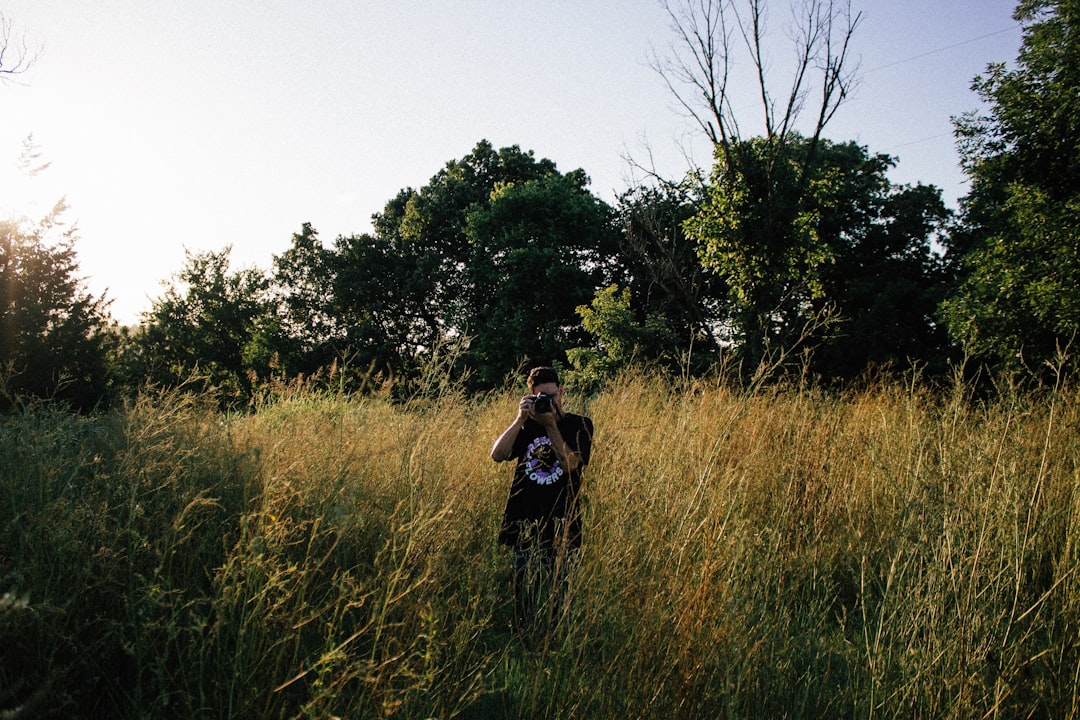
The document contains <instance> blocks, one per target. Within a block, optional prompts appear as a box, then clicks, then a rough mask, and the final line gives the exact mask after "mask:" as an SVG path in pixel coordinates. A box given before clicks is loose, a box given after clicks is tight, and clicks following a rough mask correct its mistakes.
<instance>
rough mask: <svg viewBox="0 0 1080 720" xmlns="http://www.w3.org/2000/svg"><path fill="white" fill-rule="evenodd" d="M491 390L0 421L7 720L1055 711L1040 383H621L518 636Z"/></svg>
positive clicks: (604, 407)
mask: <svg viewBox="0 0 1080 720" xmlns="http://www.w3.org/2000/svg"><path fill="white" fill-rule="evenodd" d="M516 399H517V398H516V396H514V395H512V394H510V393H503V394H497V395H491V396H488V397H486V398H484V399H482V400H481V399H474V398H469V397H465V396H461V395H457V396H453V395H449V396H446V397H444V398H442V399H441V400H438V401H434V402H428V403H423V404H415V405H413V406H411V407H409V408H405V407H403V406H402V405H400V404H391V403H388V402H385V401H384V400H382V399H379V398H374V397H366V398H363V399H355V398H349V397H346V396H342V395H336V394H329V393H325V392H313V391H310V390H304V389H297V390H296V392H294V393H293V394H291V395H290V396H288V397H284V398H282V399H281V400H280V401H278V402H275V403H268V404H265V405H262V406H261V407H259V408H258V409H257V411H256V412H253V413H250V414H243V415H232V416H227V417H223V416H221V415H220V414H219V413H218V412H217V410H216V405H215V403H213V402H209V403H208V402H203V401H202V399H201V398H198V397H196V396H193V395H190V394H181V393H175V392H172V393H165V394H161V395H143V396H141V397H140V398H138V399H137V400H136V401H133V402H132V403H131V404H130V405H128V406H127V407H124V408H114V409H113V410H111V411H109V412H108V413H103V414H100V415H97V416H94V417H82V418H80V417H75V416H71V415H68V414H65V413H61V412H57V411H56V410H55V409H53V408H49V407H33V408H27V409H24V410H23V411H22V412H20V413H17V414H9V415H7V416H4V417H0V438H2V442H0V495H2V496H3V497H4V498H5V502H4V503H0V658H2V662H0V713H3V714H4V715H5V716H11V717H46V718H47V717H155V718H171V717H177V718H190V717H206V718H214V717H221V718H226V717H228V718H266V717H357V718H359V717H400V718H416V717H445V718H452V717H469V718H479V719H483V718H492V719H495V718H543V717H589V718H597V719H598V720H604V719H605V718H626V717H636V718H671V717H689V718H699V717H700V718H705V717H709V718H712V717H721V718H723V717H788V718H804V717H805V718H822V717H840V718H844V717H871V716H874V717H882V718H910V717H984V716H986V717H989V716H992V715H994V714H997V715H1000V716H1003V717H1033V718H1075V717H1077V707H1078V706H1080V684H1078V682H1080V681H1078V678H1077V675H1076V667H1077V663H1080V642H1078V640H1077V636H1076V633H1075V632H1074V628H1075V627H1076V625H1077V623H1078V622H1080V551H1078V549H1080V495H1078V491H1077V488H1076V483H1075V468H1076V467H1077V464H1078V462H1080V444H1078V442H1077V436H1076V432H1075V428H1076V425H1077V422H1078V421H1080V418H1078V413H1080V403H1078V402H1077V400H1078V398H1077V393H1076V390H1075V389H1070V387H1069V386H1068V384H1067V383H1066V384H1062V385H1060V386H1058V387H1056V388H1053V389H1051V390H1047V391H1045V392H1041V393H1039V394H1030V395H1019V394H1014V393H1003V395H1002V396H1001V397H999V398H997V399H995V400H993V401H990V402H984V403H974V402H971V401H970V400H969V398H968V389H967V388H965V387H956V388H954V389H953V391H952V392H950V393H948V394H946V395H943V396H935V395H931V394H929V393H927V392H926V391H925V390H924V389H923V388H921V387H919V386H917V385H915V386H896V385H878V386H874V387H870V388H864V389H863V390H862V391H860V392H858V393H850V394H844V395H838V394H824V393H820V392H815V391H798V390H795V389H792V388H788V389H783V390H781V391H775V392H774V391H773V390H768V391H764V392H759V393H745V392H737V391H733V390H731V389H730V388H729V387H727V386H725V385H724V383H722V382H717V381H716V379H709V380H703V381H701V382H690V383H689V384H687V385H685V387H683V389H682V390H674V389H673V388H672V387H671V386H670V385H668V384H666V383H665V382H664V381H663V380H662V379H661V378H659V377H656V376H652V375H643V374H639V373H636V372H628V373H626V374H624V375H623V376H622V377H621V378H620V379H619V380H617V381H616V382H614V383H611V384H609V385H608V386H606V387H605V389H603V390H602V391H601V392H600V393H599V394H597V395H596V396H595V397H594V398H592V399H591V400H590V403H589V406H588V408H587V409H586V412H588V414H589V415H590V416H591V417H593V419H594V420H595V422H596V427H597V429H598V431H599V433H600V434H598V436H597V438H598V439H597V444H596V452H595V453H594V456H593V461H592V464H591V465H590V467H589V468H588V470H587V475H586V492H587V500H588V505H587V509H586V513H587V516H586V542H585V544H584V546H583V548H582V551H581V554H580V556H579V558H578V562H577V566H576V570H575V572H574V575H573V578H572V581H571V586H570V598H571V602H570V605H569V614H568V615H567V616H566V617H564V618H561V619H560V620H559V622H558V623H557V624H555V625H553V626H552V627H550V628H549V629H548V630H547V631H546V632H543V631H541V632H540V633H539V634H538V637H537V638H534V641H535V642H533V643H527V642H525V641H524V640H525V639H524V638H519V637H518V636H517V635H515V634H514V633H513V631H512V630H511V627H510V620H511V616H512V613H511V607H510V606H511V598H510V570H509V566H510V558H509V557H507V556H506V555H504V554H503V550H502V549H501V548H499V546H498V545H497V542H496V528H497V524H498V517H499V512H500V510H501V507H502V503H503V502H504V500H505V492H506V488H507V485H508V481H509V478H508V476H507V474H506V473H507V472H508V468H507V467H505V466H500V465H495V464H493V463H491V462H490V460H489V459H488V449H489V443H490V440H491V438H493V437H495V436H496V435H498V433H499V432H501V430H502V429H503V427H504V426H505V423H506V421H507V419H508V417H510V416H511V415H512V413H513V411H514V407H515V406H516ZM568 402H569V403H571V404H572V405H576V404H577V402H578V401H577V400H575V399H574V398H573V397H570V398H568Z"/></svg>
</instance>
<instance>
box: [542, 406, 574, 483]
mask: <svg viewBox="0 0 1080 720" xmlns="http://www.w3.org/2000/svg"><path fill="white" fill-rule="evenodd" d="M539 417H540V418H541V420H540V421H541V422H542V423H543V424H544V429H546V430H547V434H548V437H549V438H551V447H552V448H553V449H554V450H555V454H556V455H557V456H558V458H559V463H560V464H561V465H562V466H563V467H564V468H566V469H567V470H568V471H569V472H574V471H575V470H577V469H578V468H579V467H581V463H582V460H581V453H579V452H578V451H577V450H574V449H573V448H571V447H570V444H569V443H567V442H566V440H565V438H563V436H562V432H560V431H559V425H558V422H557V420H556V415H555V413H545V414H544V415H541V416H539Z"/></svg>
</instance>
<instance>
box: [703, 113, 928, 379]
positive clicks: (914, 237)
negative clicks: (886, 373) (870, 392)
mask: <svg viewBox="0 0 1080 720" xmlns="http://www.w3.org/2000/svg"><path fill="white" fill-rule="evenodd" d="M892 162H893V161H892V159H891V158H889V157H888V156H885V155H871V154H869V153H868V152H867V150H866V148H864V147H861V146H859V145H857V144H855V143H843V144H838V143H833V142H830V141H828V140H820V141H817V142H814V141H813V140H812V139H807V138H803V137H801V136H798V135H794V134H793V135H791V136H789V138H788V140H787V141H786V142H781V141H779V140H769V139H767V138H756V139H754V140H750V141H747V142H742V143H737V144H733V145H732V146H731V147H730V148H729V150H728V152H726V153H719V152H718V153H717V157H716V165H715V167H714V169H713V174H712V179H711V182H710V185H709V186H708V189H707V191H706V193H707V194H706V198H705V201H704V203H703V204H702V206H701V209H700V211H699V212H698V214H697V215H696V216H694V217H692V218H690V219H689V220H687V221H686V223H685V228H686V231H687V233H688V234H690V235H691V236H692V237H693V238H695V239H696V240H697V241H698V243H699V253H700V257H701V261H702V263H703V264H704V265H705V266H706V267H708V268H711V269H712V270H714V271H715V272H716V273H718V274H719V275H720V277H721V279H722V280H723V281H724V282H725V283H726V284H727V286H728V287H729V292H730V307H731V316H730V320H729V322H730V325H731V328H732V331H733V334H734V337H735V339H736V342H737V343H738V345H739V350H740V353H741V356H742V359H743V361H744V367H745V368H746V369H747V370H748V371H751V372H754V371H757V370H758V368H759V366H760V365H761V364H762V363H763V362H766V361H767V359H768V358H769V357H770V354H772V353H779V354H780V355H781V356H782V355H784V354H785V353H788V352H790V350H791V349H793V348H795V347H796V346H798V345H800V344H805V343H806V342H808V341H811V340H813V338H808V336H807V333H808V330H807V329H808V328H812V327H813V326H814V323H815V322H816V319H817V318H820V317H823V316H825V315H827V314H828V313H829V312H831V311H830V308H833V309H835V311H836V312H837V313H839V316H840V318H841V319H842V320H843V321H844V322H846V323H847V327H846V329H845V330H842V331H841V332H840V334H839V335H835V336H833V337H832V339H831V340H828V342H827V344H826V351H825V353H824V356H823V358H822V361H821V362H819V364H818V365H817V369H818V370H819V371H820V372H823V373H825V374H826V375H828V376H833V377H836V376H839V377H851V376H852V375H854V374H857V373H858V372H859V371H860V370H861V369H862V367H864V366H865V365H866V364H867V363H888V362H894V361H900V362H903V363H905V364H906V363H908V362H912V361H914V360H918V359H925V358H926V355H927V353H930V357H931V358H932V359H935V360H936V359H939V356H937V355H936V353H940V352H941V351H942V345H943V343H942V342H941V341H940V340H937V341H935V342H933V343H930V344H929V345H925V344H924V343H925V342H926V341H927V340H928V339H931V338H933V337H934V334H935V328H934V327H933V326H932V319H931V312H932V309H933V307H934V305H935V304H936V301H937V295H936V294H935V292H936V289H937V288H938V287H939V286H940V283H941V280H942V273H941V271H940V269H939V268H938V267H937V266H938V263H937V262H936V260H935V259H934V256H933V254H932V248H931V244H930V241H931V240H932V238H933V237H934V235H935V233H936V232H937V231H938V230H939V229H940V227H941V225H942V223H943V222H944V221H945V220H946V219H947V217H948V216H947V212H946V210H945V208H944V205H943V203H942V202H941V198H940V192H939V191H937V190H936V189H934V188H928V187H923V186H918V187H916V188H894V187H893V186H892V185H891V183H890V182H889V181H888V179H887V178H886V171H887V169H888V168H889V167H890V166H891V165H892ZM890 296H892V299H895V300H907V301H909V302H908V304H906V305H900V306H897V305H892V304H890V303H888V301H887V299H888V298H889V297H890ZM826 329H827V330H831V331H833V332H835V331H836V328H835V327H832V328H828V327H827V328H826ZM867 331H871V332H872V335H871V336H870V337H871V338H873V341H872V342H867V336H865V335H864V334H863V333H865V332H867ZM824 339H828V336H826V337H825V338H822V337H819V338H817V340H816V342H821V341H822V340H824ZM849 352H854V357H853V360H854V361H851V360H844V359H843V358H844V357H845V356H846V355H847V353H849ZM838 360H839V361H840V364H836V362H837V361H838Z"/></svg>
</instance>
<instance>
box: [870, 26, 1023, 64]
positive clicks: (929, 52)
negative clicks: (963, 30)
mask: <svg viewBox="0 0 1080 720" xmlns="http://www.w3.org/2000/svg"><path fill="white" fill-rule="evenodd" d="M1019 27H1021V26H1020V25H1013V26H1012V27H1007V28H1003V29H1001V30H995V31H994V32H989V33H986V34H985V35H980V36H979V37H973V38H971V39H969V40H961V41H960V42H958V43H953V44H952V45H946V46H945V47H939V48H935V49H934V50H927V51H926V52H924V53H919V54H918V55H912V56H911V57H907V58H904V59H903V60H895V61H893V62H891V63H885V64H884V65H878V66H877V67H875V68H870V69H869V70H863V71H862V73H863V74H864V75H865V74H867V73H872V72H877V71H878V70H884V69H885V68H891V67H893V66H894V65H901V64H903V63H906V62H911V61H912V60H918V59H920V58H924V57H926V56H928V55H935V54H937V53H940V52H945V51H946V50H952V49H953V48H958V47H960V46H961V45H968V44H969V43H973V42H978V41H979V40H985V39H986V38H988V37H993V36H994V35H1000V34H1002V33H1007V32H1012V31H1013V30H1016V29H1017V28H1019Z"/></svg>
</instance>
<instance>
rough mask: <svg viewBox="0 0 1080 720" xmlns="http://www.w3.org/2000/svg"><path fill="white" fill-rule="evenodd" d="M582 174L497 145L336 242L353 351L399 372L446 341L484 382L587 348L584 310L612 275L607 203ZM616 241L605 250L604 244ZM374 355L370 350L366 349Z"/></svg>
mask: <svg viewBox="0 0 1080 720" xmlns="http://www.w3.org/2000/svg"><path fill="white" fill-rule="evenodd" d="M587 183H588V178H587V177H586V176H585V174H584V173H583V172H582V171H579V170H578V171H573V172H570V173H567V174H565V175H564V174H562V173H559V172H558V170H557V169H556V167H555V164H554V163H553V162H551V161H550V160H546V159H536V158H535V157H534V156H533V153H532V152H523V151H522V150H521V149H520V148H519V147H517V146H511V147H507V148H502V149H500V150H495V149H494V148H493V147H492V146H491V144H490V143H488V142H487V141H481V142H479V143H477V145H476V147H475V148H474V149H473V150H472V152H470V153H469V154H468V155H466V156H465V157H463V158H462V159H460V160H453V161H450V162H448V163H447V164H446V166H445V167H444V168H443V169H442V170H440V171H439V172H438V173H436V175H435V176H433V177H432V178H431V180H430V181H429V182H428V184H427V185H425V186H424V187H422V188H420V189H419V190H413V189H405V190H402V191H401V192H400V193H398V195H397V196H396V197H394V198H393V199H392V200H391V201H390V202H388V203H387V204H386V207H385V208H384V210H383V212H382V213H380V214H378V215H376V216H375V217H374V218H373V220H374V223H373V225H374V231H373V233H371V234H364V235H358V236H352V237H346V238H339V239H338V241H337V242H336V243H335V260H334V263H335V269H334V273H333V274H334V278H335V279H334V283H335V285H334V296H335V299H334V307H335V312H336V317H337V318H338V320H339V321H340V322H341V323H342V329H343V332H344V333H345V335H346V344H347V345H348V346H349V347H350V348H352V349H353V350H354V351H356V352H366V351H370V352H371V353H373V355H371V359H372V360H375V361H376V362H377V363H378V364H379V365H380V367H386V368H388V369H389V370H390V371H391V372H392V373H393V374H394V375H395V376H397V377H407V376H409V375H410V374H412V373H414V372H415V371H416V370H417V368H418V367H419V366H422V365H424V364H425V363H428V362H429V361H430V359H431V356H432V353H434V352H436V349H438V348H442V347H444V346H445V345H446V344H447V343H450V344H458V345H460V344H462V343H463V342H465V341H466V340H470V341H471V345H470V349H469V351H468V353H467V354H466V355H465V356H463V357H462V358H461V362H460V363H459V367H458V370H460V371H461V372H462V373H464V374H469V375H470V376H471V377H472V378H473V381H474V382H475V383H476V384H477V385H478V386H483V385H491V384H497V383H499V382H500V381H501V380H502V378H503V377H504V376H505V374H506V373H507V372H509V371H511V370H512V369H513V368H514V367H515V366H516V365H517V364H518V363H520V362H522V361H524V360H526V359H528V358H532V359H537V358H540V357H542V358H544V360H545V361H551V360H552V359H561V357H555V358H552V355H553V354H554V355H559V354H560V353H561V350H562V349H563V348H565V347H567V346H568V345H567V344H568V343H570V344H575V343H577V342H579V341H580V339H581V336H580V322H579V320H578V318H577V316H576V314H575V312H574V310H575V308H576V307H577V306H578V305H580V304H582V303H585V302H588V300H589V299H590V298H591V297H592V294H593V292H594V291H595V289H596V288H597V287H600V286H602V282H601V280H599V279H598V278H601V277H603V276H605V273H607V272H608V270H609V268H610V264H611V263H610V257H611V254H612V253H613V251H614V250H613V247H614V246H613V239H612V238H613V235H612V230H611V222H610V213H611V211H610V208H608V207H607V206H606V205H605V204H603V203H602V202H600V201H599V200H597V199H596V198H595V197H593V196H592V195H591V194H590V193H589V192H588V191H587V189H586V185H587ZM604 243H607V246H606V247H605V246H604ZM364 348H366V349H367V350H366V351H365V350H363V349H364Z"/></svg>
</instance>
